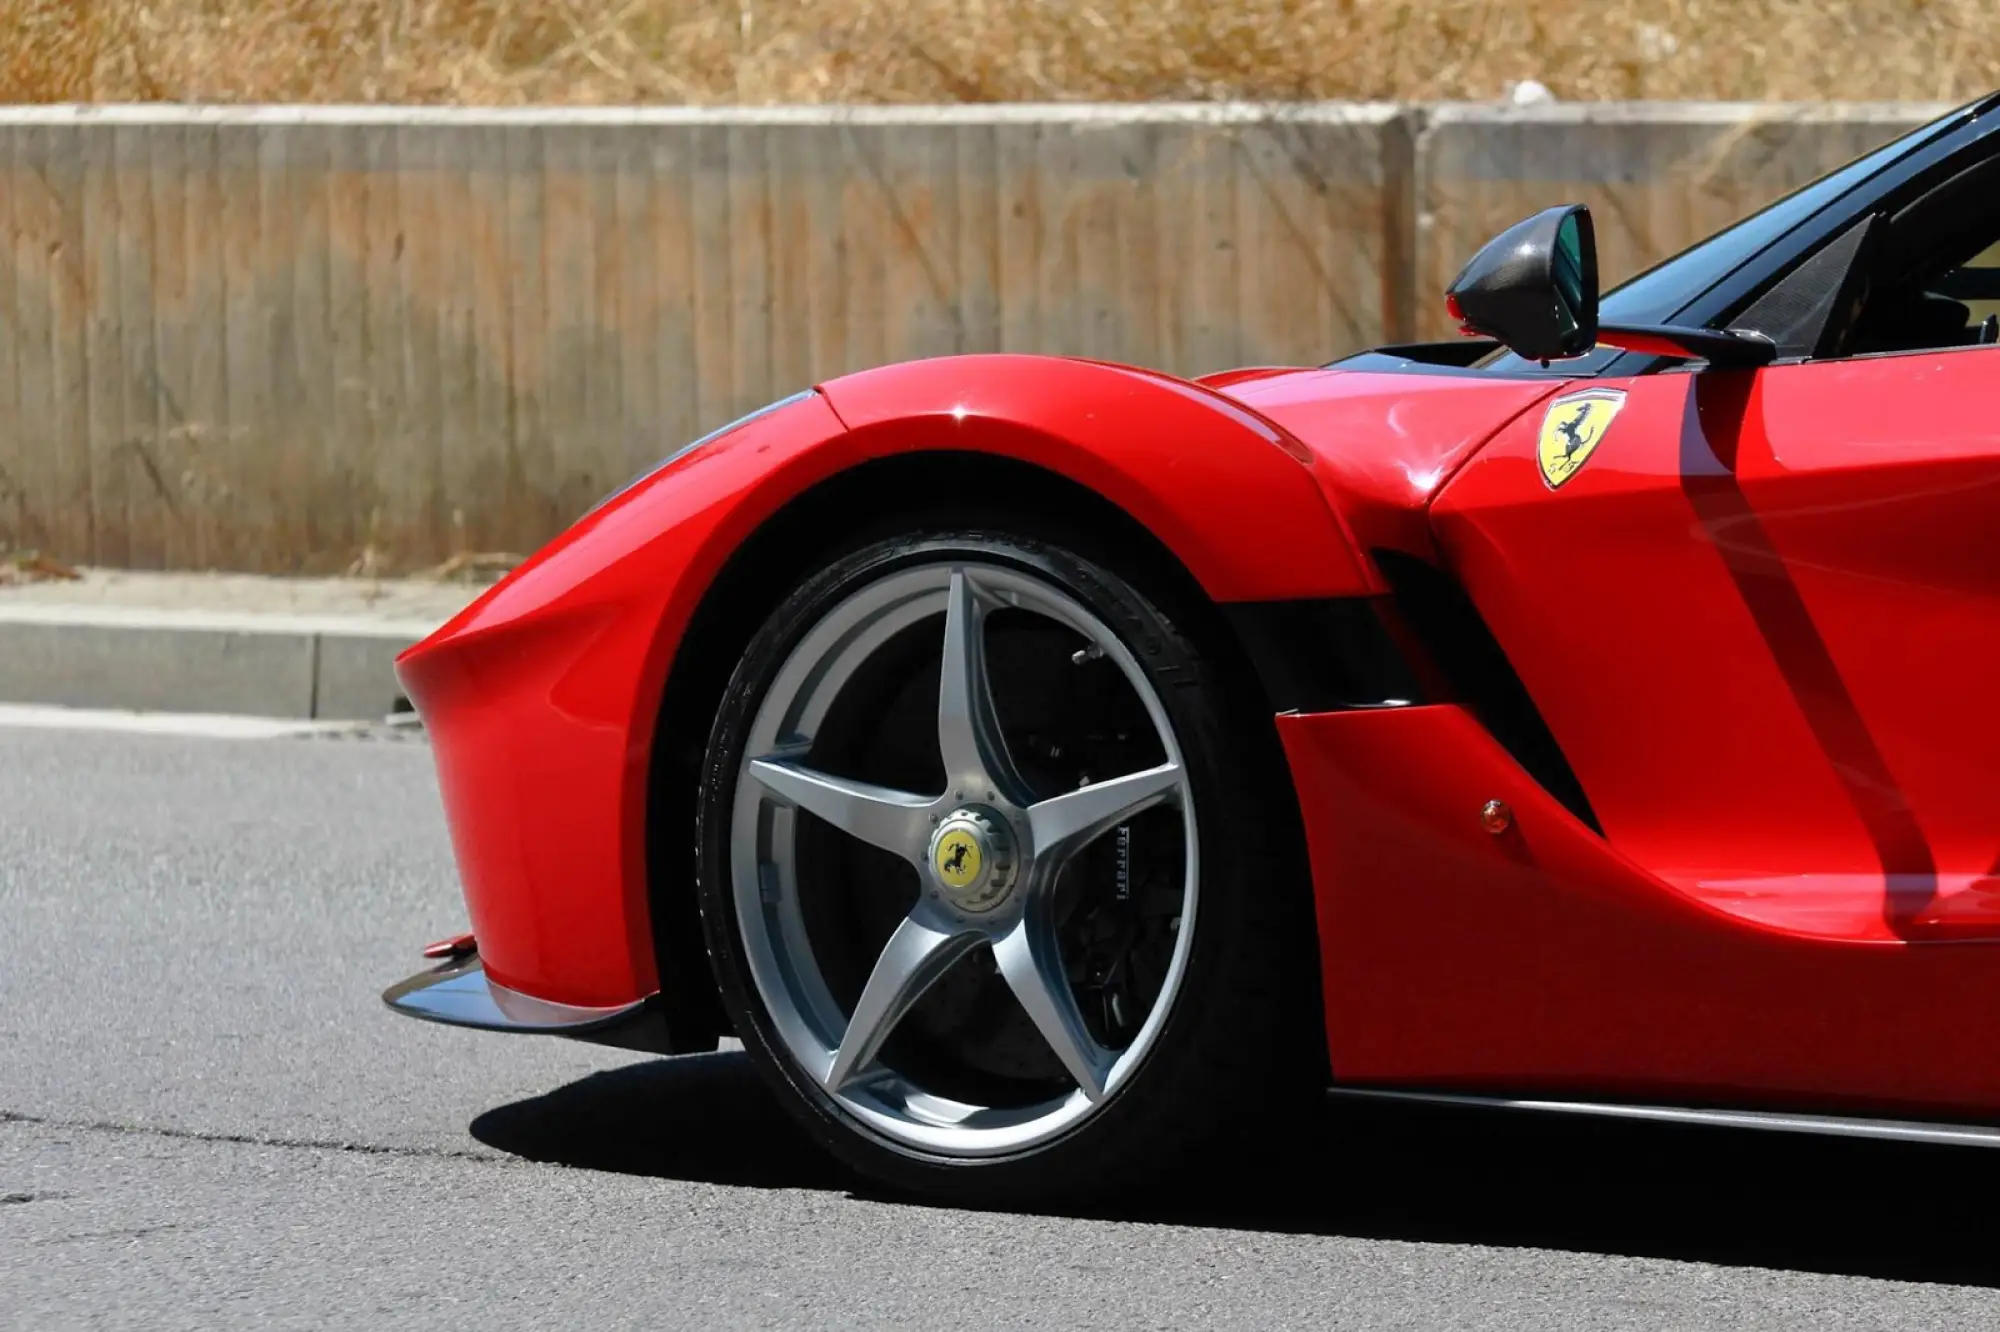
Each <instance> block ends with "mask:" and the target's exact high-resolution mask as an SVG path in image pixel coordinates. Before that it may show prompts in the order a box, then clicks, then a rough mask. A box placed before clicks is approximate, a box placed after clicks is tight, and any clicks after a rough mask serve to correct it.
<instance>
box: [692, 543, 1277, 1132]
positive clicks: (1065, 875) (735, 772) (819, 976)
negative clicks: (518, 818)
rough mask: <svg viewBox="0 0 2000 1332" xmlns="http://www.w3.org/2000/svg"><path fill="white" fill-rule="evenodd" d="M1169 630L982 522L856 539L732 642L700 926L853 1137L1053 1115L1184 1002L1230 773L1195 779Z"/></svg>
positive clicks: (727, 988) (1205, 750)
mask: <svg viewBox="0 0 2000 1332" xmlns="http://www.w3.org/2000/svg"><path fill="white" fill-rule="evenodd" d="M1188 657H1189V653H1188V649H1187V647H1186V645H1184V644H1183V643H1182V642H1181V641H1180V639H1179V636H1178V635H1177V633H1176V632H1175V631H1174V630H1173V629H1172V627H1171V626H1169V625H1168V624H1166V623H1165V622H1164V621H1163V620H1161V619H1159V618H1158V615H1157V612H1155V611H1153V610H1152V609H1151V607H1150V606H1149V605H1147V604H1146V603H1145V602H1143V601H1142V600H1140V599H1139V598H1138V596H1137V594H1136V593H1134V592H1133V591H1132V590H1131V589H1129V588H1128V587H1126V586H1124V585H1123V584H1122V583H1119V582H1117V581H1115V580H1114V579H1113V578H1112V576H1111V575H1109V574H1108V573H1105V572H1104V571H1102V570H1099V569H1096V568H1094V567H1092V566H1088V565H1084V564H1082V563H1081V562H1080V561H1077V560H1076V559H1075V558H1074V557H1071V556H1068V555H1066V554H1064V553H1062V552H1059V551H1053V550H1050V549H1048V548H1045V547H1035V546H1030V545H1027V544H1025V543H1015V542H1010V541H1006V540H1002V539H996V538H991V537H988V538H985V539H961V540H957V541H931V542H908V541H906V542H896V543H889V544H887V545H886V546H883V547H877V548H871V549H870V550H867V551H863V552H859V553H857V555H856V556H854V557H851V558H850V559H849V560H848V561H846V562H843V564H841V565H837V566H836V567H835V568H834V569H833V570H831V571H829V573H828V574H827V575H823V576H822V577H821V578H818V579H815V580H813V581H812V582H811V583H809V584H808V585H807V586H806V588H804V589H803V590H802V591H801V593H800V594H799V595H798V596H795V597H794V598H793V601H792V602H791V603H788V605H787V606H786V607H784V608H781V610H780V611H779V613H778V614H777V615H775V616H774V617H773V619H772V621H771V623H770V624H768V625H767V626H766V630H765V632H764V634H763V635H761V636H760V638H759V640H758V641H757V642H755V643H753V644H752V646H751V648H750V650H749V651H748V652H747V653H746V654H745V658H744V662H743V665H742V666H741V667H740V668H739V670H738V672H737V679H736V680H735V681H734V682H733V683H732V686H731V691H730V695H729V697H728V698H727V699H726V700H725V704H724V708H723V710H722V714H721V715H720V717H719V718H718V721H717V726H716V731H715V734H714V737H713V738H712V740H711V746H710V766H709V771H710V773H711V776H712V778H713V779H714V780H713V783H712V784H713V786H714V787H715V788H716V789H713V790H708V791H704V793H703V834H704V843H703V873H702V892H703V905H704V916H705V919H706V921H707V924H708V928H709V934H710V944H711V950H712V952H713V953H714V954H715V956H716V959H717V964H718V971H719V973H720V979H721V981H722V984H723V991H724V998H725V1002H726V1003H727V1004H728V1005H729V1006H730V1008H731V1009H732V1016H734V1017H735V1018H736V1019H737V1025H738V1028H739V1032H743V1034H744V1036H745V1041H746V1044H748V1045H749V1046H750V1047H751V1049H752V1052H753V1053H754V1054H758V1055H760V1056H761V1058H762V1059H764V1060H766V1061H768V1062H769V1064H770V1066H771V1067H772V1068H773V1070H774V1071H775V1072H776V1073H778V1074H779V1075H780V1081H781V1084H782V1085H783V1086H784V1087H786V1088H787V1089H788V1090H790V1091H791V1092H793V1093H794V1094H796V1095H798V1096H799V1097H801V1098H802V1099H803V1101H804V1103H805V1108H806V1109H807V1110H808V1111H809V1114H810V1116H811V1117H813V1118H814V1119H815V1120H816V1121H817V1122H820V1123H822V1124H826V1125H835V1126H838V1130H839V1133H840V1134H841V1135H844V1136H845V1138H846V1139H848V1140H851V1142H852V1143H853V1144H858V1145H861V1146H863V1147H864V1148H865V1151H864V1153H863V1155H864V1157H865V1156H866V1154H867V1153H868V1152H876V1151H884V1150H886V1152H887V1153H889V1154H890V1155H892V1156H895V1155H899V1156H901V1157H903V1158H905V1159H908V1160H913V1161H930V1162H960V1163H968V1164H979V1163H988V1164H990V1163H996V1162H1007V1161H1018V1160H1021V1159H1024V1158H1027V1157H1032V1156H1034V1155H1035V1154H1036V1153H1037V1152H1038V1151H1040V1150H1042V1149H1045V1148H1048V1147H1050V1146H1051V1145H1054V1144H1059V1143H1064V1142H1069V1141H1072V1140H1074V1139H1075V1138H1077V1137H1078V1135H1079V1134H1080V1133H1081V1132H1083V1131H1084V1130H1085V1129H1086V1128H1087V1126H1088V1125H1089V1124H1090V1123H1091V1122H1092V1121H1093V1120H1094V1118H1095V1117H1097V1116H1098V1115H1099V1113H1100V1112H1101V1111H1102V1110H1104V1108H1105V1107H1107V1106H1109V1105H1112V1104H1113V1103H1115V1102H1117V1101H1119V1100H1120V1099H1121V1093H1122V1092H1123V1091H1124V1089H1125V1088H1126V1087H1127V1085H1128V1084H1130V1083H1132V1082H1133V1081H1134V1079H1135V1078H1138V1077H1140V1076H1141V1074H1142V1070H1144V1069H1145V1068H1146V1067H1147V1066H1148V1064H1149V1061H1151V1060H1152V1059H1153V1057H1154V1055H1155V1050H1156V1047H1157V1046H1159V1045H1160V1044H1161V1042H1162V1040H1163V1038H1165V1036H1166V1035H1167V1034H1168V1033H1169V1032H1170V1031H1172V1030H1173V1029H1174V1026H1175V1017H1176V1014H1177V1013H1178V1012H1179V1010H1180V1008H1181V1007H1182V1006H1183V1005H1184V1003H1185V999H1184V994H1183V991H1184V989H1185V982H1186V980H1187V978H1188V976H1189V975H1190V972H1191V967H1192V962H1193V959H1194V958H1195V956H1196V950H1197V944H1198V941H1200V940H1201V939H1202V938H1203V937H1204V929H1205V922H1206V920H1207V914H1208V912H1209V906H1208V903H1207V902H1206V900H1205V897H1204V884H1205V882H1207V879H1206V876H1205V875H1204V872H1203V860H1202V855H1201V849H1200V848H1201V842H1200V839H1198V837H1197V828H1198V826H1199V825H1200V824H1201V823H1202V815H1203V813H1204V812H1205V811H1206V810H1207V809H1208V808H1210V807H1211V804H1212V805H1213V807H1215V808H1224V807H1226V806H1227V805H1228V804H1229V803H1230V802H1231V799H1232V798H1233V796H1234V795H1240V792H1238V793H1229V794H1225V793H1221V792H1218V793H1217V794H1216V796H1215V797H1213V798H1212V800H1211V798H1210V797H1208V796H1207V795H1206V794H1205V791H1204V782H1203V781H1202V773H1201V768H1202V766H1203V765H1204V764H1206V765H1207V766H1208V767H1209V768H1210V769H1211V772H1210V774H1209V775H1210V778H1211V780H1216V779H1220V780H1225V781H1226V780H1228V778H1227V777H1226V776H1225V774H1224V773H1223V772H1221V771H1216V770H1215V769H1216V760H1217V758H1218V757H1219V756H1218V755H1217V754H1216V753H1214V752H1213V751H1214V750H1216V749H1217V748H1218V746H1217V745H1216V743H1215V737H1213V736H1211V735H1210V734H1209V732H1210V730H1211V729H1212V719H1211V718H1209V717H1206V716H1198V717H1197V728H1198V729H1200V730H1201V731H1202V732H1203V736H1202V741H1203V744H1202V752H1201V753H1200V754H1198V755H1195V756H1192V757H1191V756H1190V755H1189V754H1188V753H1186V752H1185V750H1184V740H1183V734H1182V733H1183V730H1184V729H1185V718H1184V719H1183V721H1182V722H1177V719H1176V716H1175V707H1174V704H1176V703H1178V704H1179V705H1180V707H1181V709H1182V710H1183V713H1184V714H1185V710H1186V709H1187V707H1188V704H1189V703H1190V702H1198V701H1199V695H1198V694H1194V697H1193V698H1190V697H1189V695H1190V694H1191V693H1193V692H1194V691H1191V690H1190V689H1189V687H1188V686H1189V685H1190V683H1195V684H1198V682H1199V679H1200V675H1201V671H1200V669H1199V663H1198V662H1196V661H1193V660H1190V659H1187V658H1188ZM1163 680H1164V681H1165V682H1167V683H1168V685H1169V688H1168V689H1167V690H1166V691H1165V692H1164V693H1163V690H1162V688H1161V683H1162V681H1163ZM1175 685H1178V686H1179V688H1178V691H1177V690H1176V689H1175V688H1174V686H1175ZM1239 784H1240V783H1239ZM1232 914H1238V915H1240V912H1238V913H1232ZM1214 969H1215V968H1214V966H1213V965H1211V968H1210V970H1214ZM1180 1025H1182V1026H1187V1025H1189V1023H1187V1022H1182V1023H1181V1024H1180ZM746 1027H747V1028H748V1030H747V1031H745V1030H744V1029H745V1028H746ZM835 1145H840V1144H839V1143H836V1144H835ZM863 1163H864V1164H867V1163H868V1162H867V1161H866V1160H864V1162H863Z"/></svg>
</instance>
